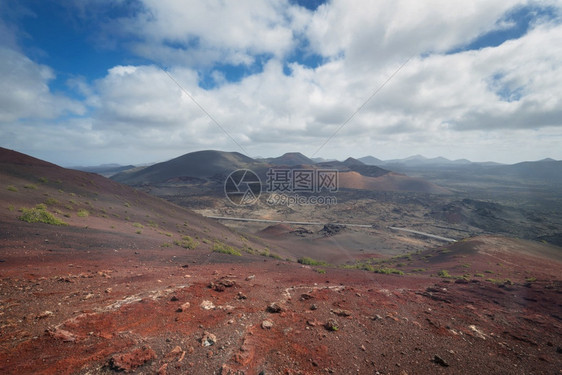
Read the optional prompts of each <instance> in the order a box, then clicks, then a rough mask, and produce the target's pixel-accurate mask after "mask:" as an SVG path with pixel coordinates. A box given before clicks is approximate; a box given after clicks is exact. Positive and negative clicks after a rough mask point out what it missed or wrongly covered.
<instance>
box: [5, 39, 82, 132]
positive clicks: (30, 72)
mask: <svg viewBox="0 0 562 375" xmlns="http://www.w3.org/2000/svg"><path fill="white" fill-rule="evenodd" d="M0 76H2V80H0V124H1V123H8V122H13V121H17V120H19V119H38V118H40V119H54V118H56V117H58V116H60V115H62V114H65V113H75V114H83V113H84V111H85V107H84V106H83V105H82V104H81V103H79V102H77V101H75V100H71V99H69V98H67V97H65V96H63V95H57V94H54V93H52V92H51V90H50V89H49V81H51V80H52V79H53V78H54V77H55V76H54V73H53V71H52V70H51V69H50V68H49V67H47V66H45V65H40V64H37V63H35V62H33V61H31V60H30V59H29V58H27V57H26V56H24V55H23V54H22V53H20V52H18V51H16V50H13V49H10V48H6V47H0Z"/></svg>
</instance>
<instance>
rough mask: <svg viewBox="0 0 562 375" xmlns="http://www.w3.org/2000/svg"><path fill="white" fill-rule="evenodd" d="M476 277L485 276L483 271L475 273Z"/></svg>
mask: <svg viewBox="0 0 562 375" xmlns="http://www.w3.org/2000/svg"><path fill="white" fill-rule="evenodd" d="M474 277H484V274H483V273H475V274H474Z"/></svg>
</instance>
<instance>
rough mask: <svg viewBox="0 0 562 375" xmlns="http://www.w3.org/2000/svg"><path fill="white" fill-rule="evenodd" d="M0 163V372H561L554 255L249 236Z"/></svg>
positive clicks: (291, 232)
mask: <svg viewBox="0 0 562 375" xmlns="http://www.w3.org/2000/svg"><path fill="white" fill-rule="evenodd" d="M0 156H1V157H0V177H1V181H2V183H3V184H4V185H3V186H0V373H1V374H113V373H116V372H128V373H137V374H325V373H334V374H352V373H358V374H377V373H379V374H418V373H443V374H445V373H452V374H463V373H466V374H474V373H476V374H480V373H483V374H491V373H494V374H543V373H548V374H556V373H561V372H562V348H561V347H562V339H561V337H562V334H561V333H562V314H561V311H562V280H561V278H560V275H561V270H562V256H561V250H560V248H559V247H556V246H552V245H548V244H543V243H540V242H534V241H525V240H520V239H515V238H507V237H502V236H491V235H485V236H482V235H480V236H477V237H474V238H469V239H466V240H463V241H459V242H457V243H454V244H451V245H443V244H437V243H432V242H430V243H427V242H426V243H425V245H422V242H424V241H425V240H422V239H420V238H416V237H415V236H414V237H412V236H411V235H407V234H395V235H396V237H395V239H391V240H389V241H391V242H392V241H394V240H396V243H400V244H402V245H404V244H406V245H407V244H409V245H410V246H411V247H407V246H405V247H404V246H403V247H402V248H400V251H394V252H393V251H389V252H387V253H385V252H376V251H375V250H376V249H375V248H367V247H364V245H365V244H369V243H375V244H376V243H379V242H382V243H383V244H384V238H386V237H384V235H385V233H383V231H378V229H377V228H373V231H374V232H373V233H367V234H365V233H359V232H354V231H353V230H352V229H350V228H344V229H342V230H335V229H334V228H331V229H330V228H328V229H330V230H329V231H326V230H324V228H318V230H317V231H312V233H307V232H306V231H305V230H299V229H298V228H291V227H290V226H278V227H272V228H269V229H268V230H266V231H259V230H258V231H256V233H255V234H253V235H251V234H248V233H243V232H240V231H238V232H237V231H234V230H232V229H229V228H226V227H224V226H223V225H220V224H219V223H217V222H216V221H212V220H209V219H205V218H203V217H201V216H199V215H196V214H194V213H193V212H191V211H189V210H186V209H184V208H181V207H178V206H175V205H173V204H170V203H169V202H165V201H162V200H160V199H157V198H154V197H151V196H149V195H146V194H144V193H141V192H138V191H136V190H134V189H132V188H129V187H125V186H122V185H119V184H117V183H114V182H111V181H109V180H107V179H104V178H102V177H101V176H97V175H93V174H86V173H82V172H76V171H69V170H65V169H63V168H59V167H56V166H54V165H52V164H48V163H45V162H41V161H38V160H36V159H32V158H29V157H25V156H24V155H21V154H17V153H13V152H4V154H2V155H0ZM380 207H382V208H383V209H384V210H387V208H388V209H390V207H387V208H385V206H380ZM364 208H365V207H364ZM367 208H368V207H367ZM341 209H342V210H343V211H342V213H343V212H344V211H345V212H347V215H352V214H353V212H354V210H357V209H358V206H353V205H351V206H349V207H348V206H345V205H344V206H342V208H341ZM26 212H27V213H30V212H31V213H34V215H36V216H31V217H29V216H28V217H27V219H38V221H39V222H33V221H34V220H28V221H32V222H28V221H25V220H21V219H22V218H23V217H24V214H25V213H26ZM385 212H386V211H385ZM388 214H389V215H403V216H404V217H406V216H407V215H406V214H404V213H400V212H398V211H394V210H393V209H390V211H388ZM416 217H417V216H416ZM55 219H56V220H55ZM350 219H351V217H350ZM53 220H54V221H55V222H57V223H58V224H59V225H52V223H51V224H48V223H46V222H48V221H53ZM60 221H62V223H60ZM332 229H334V230H332ZM461 229H462V228H461ZM322 231H324V232H326V233H323V232H322ZM377 231H378V232H377ZM321 232H322V233H321ZM301 236H304V237H301ZM361 236H363V237H361ZM291 238H296V239H295V240H292V239H291ZM358 238H359V239H358ZM303 239H304V240H303ZM389 243H390V242H389ZM377 246H380V245H377ZM383 247H386V245H384V246H383ZM367 250H369V251H367ZM391 250H392V248H391ZM393 254H396V255H394V256H392V255H393ZM328 258H329V262H326V261H325V260H326V259H328ZM297 260H298V261H299V262H300V263H299V262H297Z"/></svg>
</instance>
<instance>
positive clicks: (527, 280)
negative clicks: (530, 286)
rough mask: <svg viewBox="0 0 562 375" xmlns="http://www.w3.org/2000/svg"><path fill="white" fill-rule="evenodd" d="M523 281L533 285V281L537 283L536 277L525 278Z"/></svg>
mask: <svg viewBox="0 0 562 375" xmlns="http://www.w3.org/2000/svg"><path fill="white" fill-rule="evenodd" d="M525 281H526V282H528V283H534V282H535V281H537V278H536V277H527V278H526V279H525Z"/></svg>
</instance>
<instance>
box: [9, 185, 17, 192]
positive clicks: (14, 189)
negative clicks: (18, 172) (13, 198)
mask: <svg viewBox="0 0 562 375" xmlns="http://www.w3.org/2000/svg"><path fill="white" fill-rule="evenodd" d="M7 189H8V190H9V191H13V192H17V191H18V188H17V187H15V186H14V185H10V186H8V187H7Z"/></svg>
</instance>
